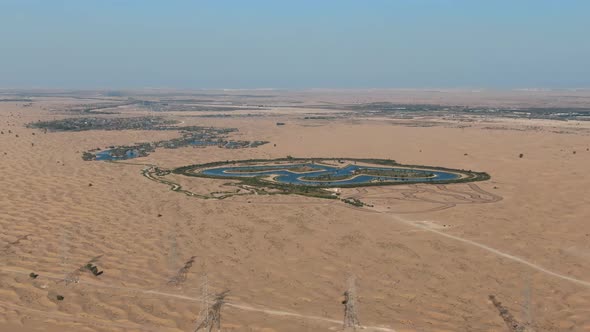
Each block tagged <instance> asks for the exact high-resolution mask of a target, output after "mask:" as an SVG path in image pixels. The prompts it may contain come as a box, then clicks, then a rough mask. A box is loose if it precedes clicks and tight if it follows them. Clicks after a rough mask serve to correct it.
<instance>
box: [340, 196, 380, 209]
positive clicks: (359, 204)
mask: <svg viewBox="0 0 590 332" xmlns="http://www.w3.org/2000/svg"><path fill="white" fill-rule="evenodd" d="M342 201H343V202H344V203H346V204H350V205H353V206H356V207H363V206H368V207H373V205H370V204H367V203H364V202H363V201H361V200H360V199H356V198H344V199H342Z"/></svg>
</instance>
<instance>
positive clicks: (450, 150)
mask: <svg viewBox="0 0 590 332" xmlns="http://www.w3.org/2000/svg"><path fill="white" fill-rule="evenodd" d="M371 98H373V97H371ZM57 102H58V101H55V100H54V101H51V102H50V101H43V100H40V101H37V102H35V103H34V105H33V107H29V108H23V107H22V106H16V105H14V104H12V103H0V130H2V131H3V132H4V134H3V135H0V164H1V172H0V184H2V190H0V250H1V251H2V254H1V256H0V330H1V331H192V330H193V329H194V326H195V320H196V319H197V318H198V317H199V312H200V310H201V305H202V301H201V295H202V290H201V286H202V282H203V280H204V277H203V275H204V274H206V275H207V280H208V285H209V288H210V291H211V292H216V291H222V290H226V289H227V290H230V293H229V297H228V303H227V305H226V307H225V308H224V311H223V328H224V330H227V331H266V332H270V331H338V330H341V328H342V323H341V322H342V315H343V307H342V304H341V301H342V293H343V292H344V290H345V287H346V286H345V285H346V279H347V276H348V275H349V274H354V275H356V278H357V282H358V292H359V296H360V303H359V318H360V321H361V323H362V324H363V325H364V326H367V327H370V328H367V329H366V331H371V330H373V331H502V330H505V325H504V322H503V321H502V319H501V318H500V317H499V315H498V312H497V311H496V309H495V308H494V307H493V305H492V304H491V303H490V302H489V300H488V295H490V294H494V295H496V297H497V298H498V299H499V300H500V301H502V303H504V305H506V306H507V307H508V308H509V309H510V311H511V312H512V313H513V315H514V316H515V317H516V318H517V319H518V320H520V321H523V322H525V321H529V322H531V326H532V327H534V329H535V330H536V331H590V287H589V286H590V267H589V266H590V265H589V264H588V262H589V257H590V246H589V243H590V235H589V234H590V224H588V223H587V222H586V221H587V220H588V218H589V217H590V195H588V194H587V193H588V188H589V187H590V177H589V176H588V175H587V172H588V165H590V152H588V151H587V148H588V147H590V143H589V142H590V136H589V135H588V134H587V131H584V130H588V129H590V125H589V124H587V123H579V124H577V125H575V128H582V129H584V130H577V131H576V132H574V133H558V132H557V131H559V130H556V129H559V128H565V129H568V128H572V127H574V125H573V124H572V123H567V122H558V121H549V120H530V121H531V122H525V123H523V122H522V121H521V120H514V121H506V120H504V119H493V118H490V119H487V120H486V121H485V122H477V121H476V122H474V123H472V124H470V126H469V127H461V128H460V127H456V126H453V125H452V123H451V124H449V122H441V123H440V125H437V126H431V127H410V126H404V125H403V123H402V124H400V122H399V121H397V120H396V121H395V122H389V121H377V120H372V119H358V120H356V121H355V122H351V121H350V120H335V121H332V122H326V121H322V120H318V121H313V123H312V124H313V126H310V125H309V124H310V122H309V120H305V121H304V120H301V117H300V115H293V114H291V113H289V111H288V110H286V109H283V108H280V109H279V108H277V109H273V110H272V112H273V115H272V116H269V117H257V118H196V117H191V116H187V115H190V114H183V117H182V120H183V121H185V122H186V124H187V125H192V124H195V125H196V124H199V125H212V126H223V127H237V128H238V129H239V130H240V131H239V132H238V133H235V134H232V135H234V137H235V138H238V139H256V140H269V141H271V144H267V145H264V146H261V147H259V148H256V149H243V150H242V149H240V150H227V149H220V148H216V147H208V148H181V149H174V150H166V149H159V150H157V151H156V152H155V153H153V154H151V155H150V156H148V157H145V158H139V159H136V160H134V162H137V163H138V164H139V165H130V164H116V163H105V162H85V161H83V160H82V159H81V152H82V151H85V150H88V149H92V148H95V147H105V146H108V145H113V144H125V143H133V142H140V141H152V140H155V139H166V138H170V137H174V135H177V133H174V132H154V131H123V132H105V131H87V132H79V133H43V132H42V131H40V130H33V129H28V128H25V127H24V125H25V124H26V123H28V122H32V121H37V120H39V119H41V120H46V119H53V118H55V117H56V115H55V113H54V112H50V111H48V110H43V109H41V107H42V105H49V104H51V103H57ZM59 102H60V103H68V102H71V101H68V100H67V99H64V100H60V101H59ZM76 102H79V101H76ZM44 107H45V106H44ZM128 112H130V113H132V114H140V113H141V111H137V110H133V109H130V110H128ZM173 116H180V115H173ZM278 120H281V121H284V122H286V123H287V125H286V126H281V127H277V126H276V125H275V123H276V122H277V121H278ZM434 120H436V119H434ZM490 124H491V125H493V126H497V127H500V128H503V129H498V130H489V129H484V127H489V126H490ZM531 125H534V126H535V127H536V128H537V129H535V130H527V129H526V127H527V126H531ZM514 128H516V129H522V130H511V129H514ZM8 130H10V131H12V133H10V134H9V133H8ZM568 130H570V129H568ZM33 134H34V135H33ZM16 135H18V137H16ZM274 144H276V147H275V146H274ZM574 150H575V151H577V153H576V154H573V153H572V151H574ZM520 153H523V154H524V157H523V158H519V157H518V155H519V154H520ZM466 154H467V155H466ZM287 155H293V156H310V157H313V156H315V157H322V156H323V157H326V156H347V157H351V158H353V157H356V158H362V157H374V158H392V159H395V160H398V161H400V162H403V163H407V164H423V165H437V166H445V167H451V168H462V169H473V170H480V171H486V172H488V173H490V174H491V175H492V179H491V180H490V181H487V182H482V183H478V184H477V186H476V187H473V186H469V185H467V184H456V185H444V186H428V185H415V186H393V187H374V188H373V187H371V188H357V189H345V190H343V193H342V195H343V196H352V197H357V198H359V199H361V200H363V201H366V202H368V203H371V204H373V205H374V207H373V208H354V207H352V206H350V205H346V204H344V203H342V202H339V201H331V200H321V199H314V198H309V197H299V196H255V195H252V196H235V197H229V198H226V199H224V200H202V199H198V198H195V197H188V196H186V195H182V194H179V193H176V192H173V191H171V190H170V189H169V187H168V186H166V185H163V184H160V183H157V182H153V181H150V180H148V179H146V178H144V177H142V176H141V170H142V168H143V167H144V166H142V165H140V164H155V165H158V166H161V167H166V168H172V167H178V166H182V165H186V164H194V163H205V162H211V161H217V160H230V159H235V160H237V159H248V158H277V157H285V156H287ZM170 178H171V179H174V180H175V181H178V182H179V183H182V185H183V186H184V187H185V188H189V190H192V191H195V192H203V193H208V192H213V191H217V190H233V189H234V188H233V187H228V186H227V185H224V184H225V183H226V182H227V181H223V180H211V179H198V178H186V177H182V176H178V175H177V176H171V177H170ZM90 184H92V185H91V186H90ZM98 255H103V256H102V257H101V258H100V260H99V261H98V263H97V265H98V266H99V267H100V269H101V270H104V274H102V275H100V276H98V277H95V276H94V275H92V274H91V273H89V272H83V273H81V275H80V280H79V282H78V283H71V284H68V285H66V283H65V282H63V278H64V277H65V276H66V275H67V274H68V273H70V272H73V271H76V270H77V269H79V268H80V267H81V266H83V265H84V264H85V263H86V262H87V261H89V260H90V259H91V258H93V257H95V256H98ZM191 256H196V258H195V263H194V264H193V266H192V267H191V268H190V269H189V271H188V272H187V274H186V280H183V281H182V282H180V283H178V284H176V285H170V284H169V283H168V281H169V280H170V279H171V278H173V277H174V275H175V274H176V273H177V272H178V270H179V269H180V268H181V267H182V266H183V264H184V263H185V262H186V261H187V260H188V259H189V258H190V257H191ZM31 272H34V273H37V274H39V277H38V278H37V279H31V278H30V277H29V273H31ZM57 295H62V296H64V300H62V301H59V300H57V299H56V296H57Z"/></svg>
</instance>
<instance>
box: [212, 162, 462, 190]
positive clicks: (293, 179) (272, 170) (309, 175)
mask: <svg viewBox="0 0 590 332" xmlns="http://www.w3.org/2000/svg"><path fill="white" fill-rule="evenodd" d="M301 166H307V167H311V168H313V169H314V171H310V172H305V173H295V172H291V171H288V170H286V168H293V167H301ZM359 169H375V170H400V171H403V170H406V169H403V168H396V167H367V166H357V165H348V166H345V167H343V168H338V167H334V166H327V165H318V164H311V163H306V164H290V165H271V166H233V167H217V168H210V169H206V170H204V171H202V172H201V173H202V174H204V175H209V176H215V177H256V176H269V175H276V177H275V180H276V181H277V182H280V183H285V184H296V185H307V186H323V187H326V186H328V187H331V186H341V185H348V184H360V183H371V182H379V181H386V182H404V183H416V182H431V181H444V180H453V179H456V178H458V177H459V175H457V174H453V173H449V172H441V171H431V170H415V169H412V170H411V171H412V172H418V173H424V177H413V178H401V177H387V176H374V175H359V176H356V177H354V178H352V179H342V180H335V181H318V180H314V178H317V177H318V176H322V175H331V176H344V175H350V176H353V172H354V171H356V170H359ZM236 170H240V171H243V170H251V171H252V172H248V173H239V172H235V171H236ZM427 174H434V176H433V177H427Z"/></svg>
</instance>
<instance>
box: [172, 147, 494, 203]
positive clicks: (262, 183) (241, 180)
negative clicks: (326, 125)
mask: <svg viewBox="0 0 590 332" xmlns="http://www.w3.org/2000/svg"><path fill="white" fill-rule="evenodd" d="M342 160H347V161H352V162H359V163H367V164H373V165H383V166H396V167H404V168H409V169H411V168H427V169H429V170H440V171H446V172H453V173H458V174H461V175H462V177H461V178H458V179H452V180H436V179H432V180H429V181H428V183H430V184H448V183H464V182H475V181H486V180H489V179H490V176H489V175H488V174H487V173H485V172H473V171H471V170H457V169H449V168H444V167H432V166H420V165H403V164H399V163H397V162H396V161H395V160H391V159H370V158H367V159H361V158H313V159H310V158H295V157H292V156H288V157H286V158H278V159H248V160H235V161H233V160H226V161H217V162H212V163H206V164H196V165H187V166H183V167H178V168H176V169H173V170H171V173H173V174H180V175H185V176H191V177H202V178H214V179H217V178H218V177H215V176H209V175H205V174H202V173H200V172H199V171H200V170H203V169H206V168H214V167H220V166H238V165H245V164H265V163H266V164H276V163H280V162H301V163H308V162H310V161H311V162H319V161H331V162H339V163H341V162H342ZM224 179H226V180H227V179H232V180H236V181H238V186H250V187H254V188H258V191H257V192H258V193H261V194H295V195H304V196H311V197H320V198H329V199H336V198H338V197H337V194H335V193H333V192H331V191H329V190H327V188H323V187H320V186H305V185H294V184H283V183H278V182H271V181H268V180H266V179H264V178H263V177H238V176H236V177H231V176H229V177H224ZM400 184H401V185H403V184H407V182H374V183H358V184H346V185H341V186H339V187H341V188H353V187H368V186H383V185H400Z"/></svg>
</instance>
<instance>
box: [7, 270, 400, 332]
mask: <svg viewBox="0 0 590 332" xmlns="http://www.w3.org/2000/svg"><path fill="white" fill-rule="evenodd" d="M0 271H2V272H6V273H13V274H20V275H28V274H29V272H27V271H23V270H19V269H15V268H10V267H0ZM43 278H46V279H49V280H53V281H55V282H56V283H59V282H61V281H63V278H64V277H63V276H58V275H55V274H48V273H43V275H42V276H40V277H39V280H42V279H43ZM79 284H80V285H85V286H89V287H92V288H106V289H112V290H118V291H129V292H132V293H139V294H146V295H158V296H163V297H169V298H174V299H179V300H185V301H193V302H199V303H200V302H202V301H203V298H201V297H194V296H187V295H182V294H175V293H170V292H163V291H159V290H155V289H141V288H134V287H127V286H115V285H107V284H103V283H97V282H89V281H79ZM0 306H7V307H14V308H17V309H19V310H27V311H30V312H35V313H36V314H40V315H43V316H46V317H53V318H60V319H61V318H64V319H68V320H73V321H79V322H85V321H88V320H89V319H86V318H85V319H78V318H75V317H72V316H70V315H67V314H63V313H52V312H46V311H42V310H36V309H30V308H26V307H22V306H17V305H13V304H10V303H5V302H2V301H0ZM226 306H228V307H231V308H234V309H238V310H244V311H251V312H259V313H264V314H267V315H271V316H283V317H293V318H300V319H304V320H313V321H319V322H326V323H333V324H342V320H339V319H331V318H327V317H320V316H313V315H304V314H300V313H296V312H291V311H283V310H277V309H269V308H261V307H254V306H251V305H247V304H243V303H235V302H231V301H228V302H227V303H226ZM90 320H91V319H90ZM95 321H96V322H94V321H93V323H98V324H100V325H104V326H115V327H123V328H136V329H137V328H138V329H141V330H145V331H166V330H169V329H165V328H163V327H162V328H160V327H158V328H157V329H155V328H151V327H149V328H148V327H145V326H140V325H132V324H117V323H109V322H108V321H102V320H101V321H98V320H95ZM363 329H364V330H366V331H384V332H395V330H394V329H391V328H386V327H380V326H363Z"/></svg>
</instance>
